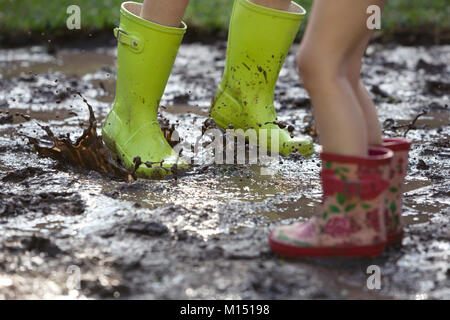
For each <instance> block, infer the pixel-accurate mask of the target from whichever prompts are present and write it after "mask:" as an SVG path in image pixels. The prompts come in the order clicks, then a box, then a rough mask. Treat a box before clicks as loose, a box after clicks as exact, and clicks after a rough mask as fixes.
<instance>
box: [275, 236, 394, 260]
mask: <svg viewBox="0 0 450 320" xmlns="http://www.w3.org/2000/svg"><path fill="white" fill-rule="evenodd" d="M269 245H270V248H271V249H272V250H273V251H274V252H275V253H277V254H279V255H281V256H284V257H287V258H308V257H322V258H326V257H346V258H374V257H377V256H380V255H381V254H382V253H383V252H384V250H385V248H386V243H380V244H376V245H371V246H355V247H342V248H333V247H324V248H314V247H299V246H294V245H289V244H285V243H281V242H278V241H275V240H273V239H272V236H270V238H269Z"/></svg>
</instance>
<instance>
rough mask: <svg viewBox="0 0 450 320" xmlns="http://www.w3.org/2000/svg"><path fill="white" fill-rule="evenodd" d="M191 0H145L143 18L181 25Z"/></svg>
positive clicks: (176, 25) (163, 23)
mask: <svg viewBox="0 0 450 320" xmlns="http://www.w3.org/2000/svg"><path fill="white" fill-rule="evenodd" d="M188 3H189V0H144V3H143V5H142V10H141V18H144V19H147V20H150V21H153V22H156V23H158V24H162V25H164V26H169V27H179V26H180V23H181V19H182V18H183V15H184V12H185V11H186V7H187V5H188Z"/></svg>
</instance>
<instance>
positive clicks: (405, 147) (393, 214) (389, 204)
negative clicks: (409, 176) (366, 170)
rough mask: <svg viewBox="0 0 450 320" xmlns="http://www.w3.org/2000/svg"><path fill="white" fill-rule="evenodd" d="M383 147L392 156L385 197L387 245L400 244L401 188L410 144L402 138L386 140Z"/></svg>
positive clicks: (401, 236)
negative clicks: (390, 151) (390, 152)
mask: <svg viewBox="0 0 450 320" xmlns="http://www.w3.org/2000/svg"><path fill="white" fill-rule="evenodd" d="M383 147H384V148H387V149H389V150H392V152H393V153H394V156H393V157H392V162H391V165H390V170H389V182H390V184H389V188H388V190H387V192H386V197H385V208H384V219H385V222H386V231H387V242H388V244H395V243H401V241H402V239H403V223H402V207H403V205H402V202H403V186H404V184H405V176H406V171H407V170H408V161H409V157H408V154H409V149H410V148H411V142H409V141H408V140H406V139H402V138H387V139H384V140H383Z"/></svg>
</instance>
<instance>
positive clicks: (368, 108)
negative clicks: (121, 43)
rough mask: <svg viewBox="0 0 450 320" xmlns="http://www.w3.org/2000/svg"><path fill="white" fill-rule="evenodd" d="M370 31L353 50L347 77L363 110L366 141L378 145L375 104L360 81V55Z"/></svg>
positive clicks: (379, 134)
mask: <svg viewBox="0 0 450 320" xmlns="http://www.w3.org/2000/svg"><path fill="white" fill-rule="evenodd" d="M370 36H371V33H369V34H368V35H367V36H366V38H365V39H363V40H362V41H361V43H360V46H359V48H358V50H355V53H354V55H353V57H352V58H351V62H350V65H349V69H348V71H349V73H348V78H349V80H350V84H351V86H352V87H353V90H354V91H355V95H356V97H357V98H358V101H359V104H360V106H361V108H362V110H363V113H364V117H365V119H366V124H367V130H368V141H369V144H370V145H380V144H381V142H382V126H381V123H380V120H379V118H378V115H377V110H376V108H375V104H374V103H373V100H372V98H371V96H370V94H369V92H368V91H367V89H366V87H365V85H364V84H363V82H362V81H361V76H360V75H361V67H362V57H363V55H364V52H365V51H366V48H367V44H368V43H369V40H370Z"/></svg>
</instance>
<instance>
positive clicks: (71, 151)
mask: <svg viewBox="0 0 450 320" xmlns="http://www.w3.org/2000/svg"><path fill="white" fill-rule="evenodd" d="M77 95H79V96H80V97H81V98H82V99H83V102H84V103H86V105H87V107H88V109H89V125H88V127H87V128H86V129H84V130H83V133H82V134H81V136H79V137H78V138H77V139H76V141H75V142H74V143H73V142H72V141H71V140H70V136H69V135H66V137H62V138H57V137H56V136H55V135H54V133H53V132H52V130H51V129H50V128H49V127H48V126H43V125H40V124H39V126H40V127H41V128H42V129H43V130H44V131H45V132H46V133H47V135H48V136H49V137H50V139H51V140H52V142H53V146H51V147H44V146H42V145H41V143H40V141H39V140H38V139H37V138H33V137H28V136H26V138H28V140H29V142H30V143H31V144H32V145H33V147H34V149H35V150H36V151H37V152H38V154H39V155H40V156H42V157H46V158H51V159H54V160H56V161H58V162H59V163H61V164H63V165H70V166H74V167H77V168H81V169H87V170H93V171H97V172H99V173H102V174H106V175H108V176H110V177H113V178H118V179H122V180H126V181H134V180H136V174H135V173H134V172H129V171H127V170H126V169H124V168H121V167H119V166H117V165H116V164H115V163H114V162H113V160H112V158H111V156H110V154H109V151H108V150H107V148H106V147H105V146H104V144H103V141H102V138H101V136H98V135H97V119H96V118H95V115H94V111H93V109H92V106H91V105H90V104H89V103H88V102H87V100H86V99H85V98H84V97H83V96H82V95H81V93H79V92H77Z"/></svg>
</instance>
